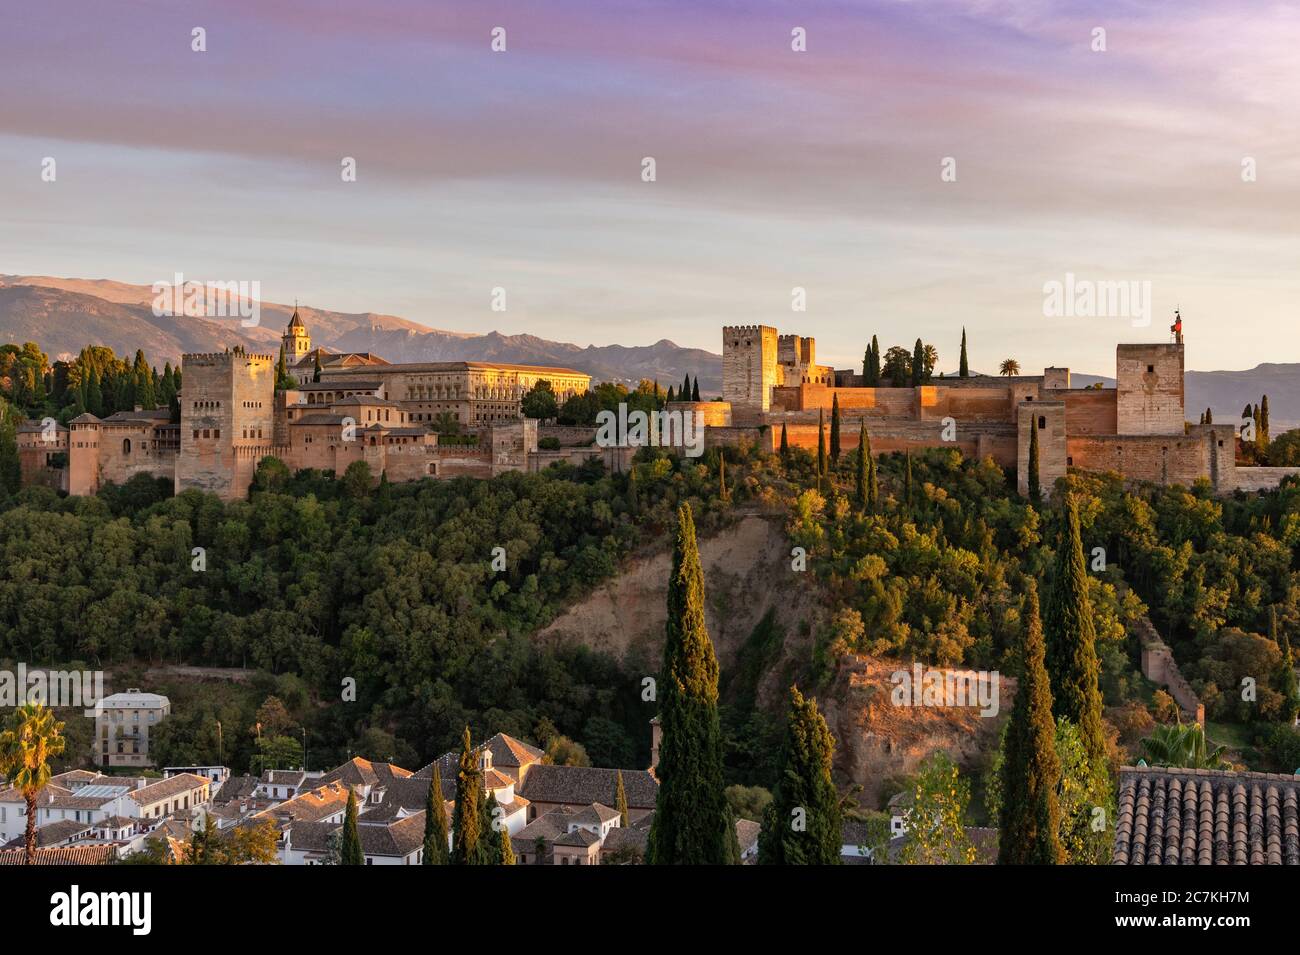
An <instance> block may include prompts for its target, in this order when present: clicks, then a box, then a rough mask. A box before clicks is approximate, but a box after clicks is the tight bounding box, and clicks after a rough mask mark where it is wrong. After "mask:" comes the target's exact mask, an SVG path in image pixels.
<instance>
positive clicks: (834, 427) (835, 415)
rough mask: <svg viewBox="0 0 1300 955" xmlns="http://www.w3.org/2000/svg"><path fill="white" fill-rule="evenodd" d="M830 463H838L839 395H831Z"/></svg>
mask: <svg viewBox="0 0 1300 955" xmlns="http://www.w3.org/2000/svg"><path fill="white" fill-rule="evenodd" d="M831 463H832V464H839V463H840V396H839V393H838V392H837V393H836V394H834V395H832V396H831Z"/></svg>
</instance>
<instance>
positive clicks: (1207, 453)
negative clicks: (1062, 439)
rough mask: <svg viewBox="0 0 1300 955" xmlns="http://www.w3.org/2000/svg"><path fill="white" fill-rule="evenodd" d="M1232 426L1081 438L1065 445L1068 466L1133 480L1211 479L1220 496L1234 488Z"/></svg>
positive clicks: (1185, 481) (1188, 481)
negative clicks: (1172, 433)
mask: <svg viewBox="0 0 1300 955" xmlns="http://www.w3.org/2000/svg"><path fill="white" fill-rule="evenodd" d="M1231 431H1232V425H1207V426H1197V427H1194V428H1192V430H1191V433H1189V434H1185V435H1184V434H1182V433H1181V431H1180V433H1179V434H1175V435H1080V436H1071V437H1070V439H1069V441H1068V453H1069V462H1070V466H1071V467H1077V468H1083V469H1084V470H1087V471H1097V472H1106V471H1114V472H1116V473H1117V474H1119V475H1120V476H1121V477H1124V478H1128V479H1131V480H1141V481H1152V482H1154V483H1156V484H1182V485H1187V486H1191V484H1192V483H1193V482H1195V481H1196V480H1197V479H1198V478H1202V477H1204V478H1209V479H1210V481H1211V483H1213V484H1214V485H1215V488H1216V490H1218V491H1219V492H1221V493H1225V492H1228V491H1231V490H1232V489H1233V488H1234V486H1235V484H1236V474H1237V469H1236V465H1235V460H1234V457H1233V449H1232V444H1231Z"/></svg>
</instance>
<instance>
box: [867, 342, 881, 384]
mask: <svg viewBox="0 0 1300 955" xmlns="http://www.w3.org/2000/svg"><path fill="white" fill-rule="evenodd" d="M866 377H867V380H866V386H867V387H868V388H876V387H879V385H880V342H878V341H877V340H876V336H875V335H872V336H871V367H870V368H869V369H868V370H867V376H866Z"/></svg>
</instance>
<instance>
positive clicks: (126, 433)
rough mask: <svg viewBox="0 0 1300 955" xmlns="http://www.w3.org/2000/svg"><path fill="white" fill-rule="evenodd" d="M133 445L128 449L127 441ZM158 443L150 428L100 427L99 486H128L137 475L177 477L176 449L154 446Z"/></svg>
mask: <svg viewBox="0 0 1300 955" xmlns="http://www.w3.org/2000/svg"><path fill="white" fill-rule="evenodd" d="M128 441H129V442H130V450H129V451H128V450H127V445H126V443H125V442H128ZM156 442H157V439H156V436H155V431H154V429H153V428H152V427H151V426H149V425H109V424H101V425H100V427H99V484H100V486H102V485H104V484H109V483H112V484H125V483H126V482H127V481H129V480H131V478H133V477H135V476H136V475H137V474H149V475H152V476H153V477H161V478H168V479H171V478H173V477H174V476H175V474H176V456H177V454H178V451H177V450H176V449H175V448H157V447H152V445H154V444H155V443H156Z"/></svg>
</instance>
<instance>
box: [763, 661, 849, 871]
mask: <svg viewBox="0 0 1300 955" xmlns="http://www.w3.org/2000/svg"><path fill="white" fill-rule="evenodd" d="M834 755H835V740H834V738H833V737H832V736H831V731H830V729H829V728H828V727H827V726H826V721H825V720H824V719H823V718H822V715H821V714H820V713H818V712H817V701H816V700H813V699H807V700H805V699H804V697H803V694H801V693H800V692H799V689H798V688H797V687H793V686H792V687H790V709H789V711H788V712H787V714H786V733H785V746H784V747H783V749H782V762H781V772H780V775H779V776H778V777H777V781H776V787H775V789H774V791H773V793H772V802H771V803H770V804H768V807H767V813H766V816H765V819H764V822H763V829H762V831H761V832H760V834H759V837H758V861H759V864H761V865H839V864H840V847H841V846H842V845H843V843H844V836H843V833H842V831H841V830H842V823H841V818H840V797H839V793H838V792H836V790H835V783H834V782H833V781H832V780H831V760H832V758H833V757H834Z"/></svg>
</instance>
